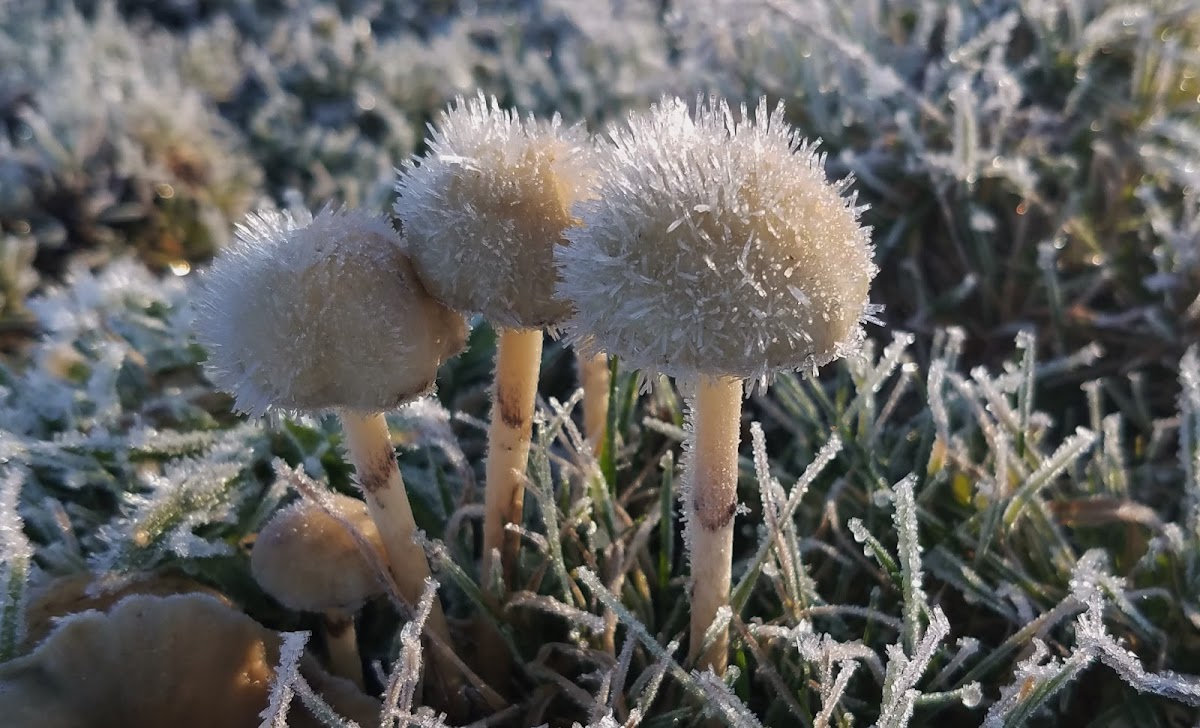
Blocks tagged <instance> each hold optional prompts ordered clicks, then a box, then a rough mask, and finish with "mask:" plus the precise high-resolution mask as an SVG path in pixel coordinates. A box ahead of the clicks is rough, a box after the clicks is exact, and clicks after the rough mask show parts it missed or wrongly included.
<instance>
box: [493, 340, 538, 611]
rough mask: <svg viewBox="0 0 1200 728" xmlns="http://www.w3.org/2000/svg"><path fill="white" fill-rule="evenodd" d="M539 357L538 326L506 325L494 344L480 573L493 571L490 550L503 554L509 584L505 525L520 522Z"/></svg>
mask: <svg viewBox="0 0 1200 728" xmlns="http://www.w3.org/2000/svg"><path fill="white" fill-rule="evenodd" d="M541 362H542V332H541V331H540V330H532V331H531V330H524V329H505V330H503V331H501V332H500V340H499V342H498V343H497V348H496V375H495V384H494V389H493V392H492V415H491V417H492V421H491V424H490V426H489V427H488V454H487V485H486V487H485V491H484V506H485V508H486V511H485V514H484V519H483V572H482V573H483V574H484V578H485V579H486V578H487V575H488V574H490V573H491V569H492V554H493V550H495V549H498V550H499V551H500V553H501V557H500V563H501V566H502V573H503V574H504V578H505V580H506V581H508V583H509V586H510V588H511V586H512V580H513V578H514V576H515V574H516V562H517V551H518V548H519V546H520V538H519V536H518V535H517V534H515V533H507V532H506V530H505V526H506V525H508V524H509V523H520V522H521V520H522V516H521V513H522V511H523V510H524V507H525V482H524V478H525V471H526V468H527V466H528V463H529V442H530V439H531V437H532V435H533V405H534V399H535V398H536V396H537V385H538V374H539V372H540V370H541Z"/></svg>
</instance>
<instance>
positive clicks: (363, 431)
mask: <svg viewBox="0 0 1200 728" xmlns="http://www.w3.org/2000/svg"><path fill="white" fill-rule="evenodd" d="M339 415H340V416H341V419H342V428H343V429H344V430H345V432H346V444H347V446H348V448H349V450H350V458H351V460H353V461H354V469H355V471H356V472H357V473H358V480H359V483H360V485H362V489H363V494H364V496H365V497H366V502H367V510H368V512H369V513H370V514H371V520H373V521H374V522H375V526H376V528H378V529H379V537H380V540H382V541H383V547H384V550H385V551H386V552H387V557H388V571H389V572H391V575H392V580H393V581H395V583H396V587H397V588H398V589H399V590H400V594H401V595H402V596H403V597H404V600H405V601H406V602H407V603H408V604H409V605H411V606H413V607H415V606H416V605H417V603H418V602H420V600H421V595H422V594H423V593H424V590H425V579H426V578H427V577H429V576H430V570H429V561H428V560H427V559H426V558H425V550H424V549H422V548H421V546H420V545H419V544H417V543H416V542H415V541H414V540H413V537H414V536H415V535H416V532H417V522H416V520H414V518H413V512H412V506H411V505H409V502H408V493H407V492H405V490H404V480H403V478H401V477H400V466H399V465H398V464H397V463H396V453H395V451H394V450H393V449H392V438H391V435H390V434H389V433H388V427H387V422H386V421H385V420H384V417H383V415H382V414H373V415H363V414H360V413H354V412H349V411H345V410H343V411H341V412H340V413H339ZM425 627H426V629H427V630H429V631H430V632H432V633H434V634H436V635H437V636H438V638H439V639H441V640H442V642H443V643H444V644H445V645H447V646H448V645H450V644H451V642H450V627H449V625H448V624H447V623H446V615H445V614H444V613H443V612H442V603H441V601H440V600H438V599H434V602H433V611H431V612H430V614H429V619H428V621H427V622H426V623H425ZM431 652H432V655H431V658H432V659H431V660H430V666H431V667H433V668H435V670H434V672H435V673H436V674H435V675H434V682H436V683H437V684H438V688H439V690H441V691H443V695H441V696H439V697H440V698H441V699H442V700H443V701H448V702H447V703H445V704H446V705H448V706H452V705H453V704H455V703H457V701H458V700H460V696H459V695H458V693H459V689H460V688H461V686H462V675H461V674H460V673H459V670H458V669H457V667H456V666H454V665H453V664H452V663H451V662H450V661H448V660H447V659H446V657H445V656H444V655H442V654H441V653H440V652H439V651H437V650H433V651H431ZM439 702H441V701H439ZM443 709H445V708H443Z"/></svg>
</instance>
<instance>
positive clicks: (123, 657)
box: [0, 594, 382, 728]
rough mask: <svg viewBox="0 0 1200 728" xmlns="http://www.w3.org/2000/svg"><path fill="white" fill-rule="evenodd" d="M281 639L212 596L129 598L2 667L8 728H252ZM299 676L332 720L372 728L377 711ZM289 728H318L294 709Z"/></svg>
mask: <svg viewBox="0 0 1200 728" xmlns="http://www.w3.org/2000/svg"><path fill="white" fill-rule="evenodd" d="M281 644H282V640H281V639H280V637H279V635H277V634H276V633H274V632H272V631H270V630H268V629H266V628H265V627H263V626H261V625H260V624H258V623H257V622H255V621H254V620H253V619H251V618H250V617H247V616H246V615H244V614H242V613H240V612H237V611H235V610H233V609H231V608H229V607H228V606H226V605H225V604H222V603H221V602H220V601H218V600H216V599H213V598H212V597H210V596H206V595H199V594H188V595H176V596H170V597H152V596H144V595H136V596H131V597H127V598H126V599H123V600H122V601H120V602H119V603H117V604H116V605H115V606H114V607H113V608H112V609H111V610H110V611H109V612H108V613H107V614H104V613H101V612H95V611H91V612H84V613H82V614H76V615H73V616H71V617H68V618H66V619H65V620H63V621H62V622H61V623H60V624H59V625H58V627H57V628H56V629H55V630H54V631H53V632H51V633H50V635H49V636H48V637H47V638H46V639H45V641H43V642H42V643H41V644H40V645H39V646H38V648H37V649H36V650H34V651H33V652H32V653H30V654H28V655H26V656H24V657H19V658H17V659H15V660H11V661H9V662H6V663H4V664H3V665H0V715H2V716H3V722H4V725H5V726H6V728H78V727H79V726H85V725H86V726H91V727H92V728H110V727H111V728H161V726H171V728H211V727H212V726H222V727H224V728H253V727H254V726H257V725H259V723H260V718H259V714H260V713H261V712H262V711H263V710H264V709H266V707H267V704H268V699H269V695H270V688H271V681H272V679H273V678H274V674H275V666H276V665H277V664H278V662H279V658H280V655H279V648H280V645H281ZM300 674H301V675H302V676H303V677H304V678H305V680H306V681H307V682H308V684H309V685H310V686H311V687H312V688H313V690H314V691H315V692H317V693H318V694H319V695H320V696H321V697H322V698H323V699H324V700H325V702H327V703H329V705H330V706H331V707H333V709H334V710H335V711H337V712H338V714H340V715H342V716H344V717H347V718H350V719H352V720H354V721H356V722H358V723H359V725H362V726H368V725H376V724H377V723H378V720H379V713H380V709H381V707H382V706H381V705H380V703H379V702H378V701H377V700H374V699H373V698H370V697H368V696H367V695H364V694H363V693H362V692H361V691H359V690H358V689H357V688H356V687H354V685H353V684H352V683H351V682H350V681H349V680H343V679H341V678H335V677H333V676H331V675H329V674H328V673H326V672H325V671H323V670H321V668H320V666H318V665H317V664H316V661H315V660H313V659H312V657H310V656H308V655H305V656H304V657H302V658H301V661H300ZM288 725H290V726H291V728H317V726H320V725H322V723H320V722H319V721H318V720H317V719H316V718H314V717H313V716H312V715H311V714H310V713H309V712H308V711H307V709H305V707H304V706H303V705H302V704H301V703H300V701H299V700H296V701H295V702H294V703H293V705H292V706H291V710H290V712H289V714H288Z"/></svg>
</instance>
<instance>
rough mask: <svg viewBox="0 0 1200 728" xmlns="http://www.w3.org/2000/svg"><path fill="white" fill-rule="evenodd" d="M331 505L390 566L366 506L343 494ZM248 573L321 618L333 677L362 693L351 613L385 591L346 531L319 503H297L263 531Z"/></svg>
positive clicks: (293, 604)
mask: <svg viewBox="0 0 1200 728" xmlns="http://www.w3.org/2000/svg"><path fill="white" fill-rule="evenodd" d="M332 501H333V506H334V508H336V509H337V511H338V513H339V514H340V515H341V516H343V517H344V518H345V519H346V520H347V521H349V523H350V524H351V525H352V526H354V528H355V530H357V531H358V532H359V533H360V534H362V536H363V537H364V538H366V540H367V542H368V543H370V545H371V546H372V547H374V549H375V551H376V553H378V554H379V558H380V560H381V561H382V562H384V563H386V561H387V554H386V553H385V551H384V549H383V542H382V541H381V540H380V538H379V530H378V529H377V528H376V527H375V523H374V522H373V521H372V520H371V516H370V514H369V513H368V512H367V506H366V504H365V503H363V502H362V501H360V500H358V499H356V498H351V497H349V496H345V495H340V494H337V495H334V496H333V497H332ZM250 570H251V572H252V573H253V574H254V579H255V580H256V581H257V582H258V584H259V586H261V587H262V588H263V590H265V591H266V592H267V593H268V594H270V595H271V596H272V597H274V598H275V599H276V600H277V601H278V602H279V603H280V604H282V605H284V606H285V607H287V608H289V609H294V610H297V611H300V612H318V613H320V614H321V615H322V617H323V619H324V626H325V643H326V645H327V646H328V648H329V665H330V667H331V669H332V671H333V673H334V674H335V675H340V676H342V677H345V678H349V679H350V680H353V681H354V683H355V684H356V685H358V686H359V687H360V688H361V687H362V686H363V672H362V661H361V660H360V659H359V656H358V642H357V638H356V635H355V631H354V613H355V612H357V611H358V610H359V609H360V608H361V607H362V605H363V603H364V602H366V601H367V600H368V599H370V598H371V597H374V596H377V595H379V594H382V593H383V587H382V585H381V584H380V583H379V580H378V578H377V576H376V574H375V571H374V569H372V568H371V564H370V563H368V561H367V560H366V559H364V558H363V554H362V553H361V552H360V551H359V547H358V542H357V541H356V540H355V538H354V536H353V535H352V534H351V533H350V532H349V531H347V530H346V527H345V526H343V525H342V523H341V522H339V521H338V520H337V519H336V518H334V517H333V516H331V515H330V514H329V513H327V512H326V511H324V510H322V509H321V507H320V506H318V505H316V504H315V503H312V502H310V501H300V502H298V503H294V504H292V505H291V506H288V507H287V508H284V509H283V510H281V511H279V512H278V513H276V514H275V516H274V517H273V518H272V519H271V520H270V522H268V523H267V525H266V526H265V527H263V529H262V531H260V532H259V534H258V538H257V539H256V540H255V542H254V550H253V551H251V552H250Z"/></svg>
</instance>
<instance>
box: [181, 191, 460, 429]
mask: <svg viewBox="0 0 1200 728" xmlns="http://www.w3.org/2000/svg"><path fill="white" fill-rule="evenodd" d="M237 233H238V234H237V241H236V242H235V243H234V244H233V245H232V246H230V247H229V248H228V249H226V250H225V251H224V252H223V253H222V255H221V256H219V257H218V258H217V260H216V261H215V262H214V263H213V266H212V269H211V270H210V271H209V272H208V276H207V279H206V285H205V287H204V291H203V292H202V294H201V297H200V300H199V303H198V317H197V318H198V321H197V338H198V339H199V340H200V342H201V343H202V344H204V345H205V346H206V347H207V348H208V350H209V355H210V358H209V362H208V366H209V369H210V371H211V374H212V379H213V382H214V384H216V385H217V386H218V387H220V388H221V389H224V390H225V391H227V392H230V393H232V394H233V395H234V398H235V402H236V406H237V408H238V409H240V410H242V411H244V412H246V413H248V414H251V415H261V414H265V413H266V412H268V411H271V410H282V411H294V410H303V411H315V410H324V409H330V408H334V407H343V408H348V409H352V410H361V411H382V410H386V409H390V408H392V407H394V406H396V405H398V404H400V403H402V402H404V401H407V400H409V399H411V398H413V397H415V396H417V395H419V394H421V393H424V392H426V391H428V390H429V389H430V388H432V386H433V383H434V379H435V378H436V376H437V368H438V366H439V365H440V364H441V363H442V362H443V361H445V360H446V359H447V358H449V357H450V356H453V355H454V354H457V353H458V352H459V351H461V350H462V347H463V345H464V343H465V339H466V323H465V321H464V320H463V318H462V316H460V315H459V314H457V313H455V312H453V311H451V310H449V309H448V308H446V307H445V306H443V305H442V304H441V303H439V302H438V301H437V300H435V299H434V298H433V297H431V296H430V295H429V293H428V292H427V291H426V290H425V289H424V287H423V286H422V285H421V282H420V280H418V278H417V276H416V272H415V271H414V270H413V268H412V265H411V263H410V262H409V261H408V259H407V258H406V257H405V255H404V254H403V252H402V251H401V249H400V248H401V245H400V240H399V235H397V234H396V231H395V230H394V229H393V228H392V226H391V224H390V222H388V220H387V219H386V218H384V217H381V216H378V215H375V214H371V213H368V212H364V211H361V210H348V209H343V210H333V209H330V208H326V209H325V210H323V211H322V212H320V213H319V214H318V215H317V216H316V217H315V218H313V217H311V216H309V215H304V216H302V217H299V218H298V217H293V216H292V215H291V214H288V213H279V212H273V211H264V212H259V213H256V214H251V215H249V216H248V217H247V218H246V222H245V223H244V224H243V225H240V226H238V231H237Z"/></svg>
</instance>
